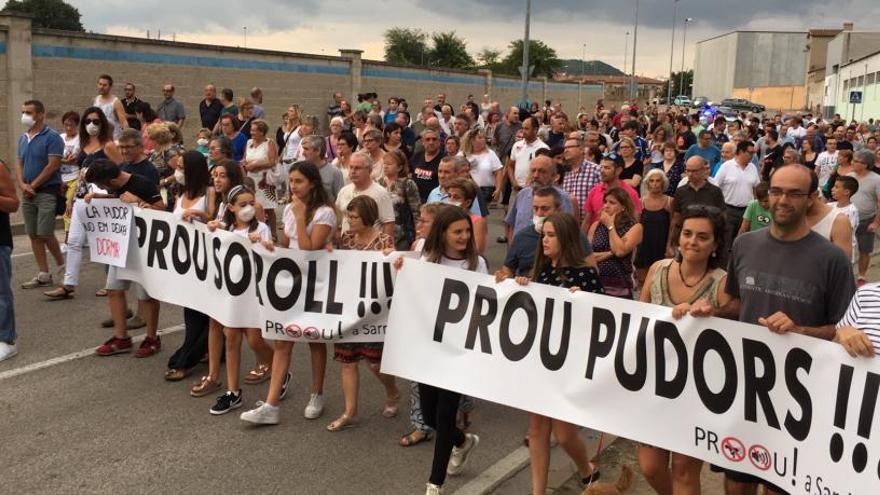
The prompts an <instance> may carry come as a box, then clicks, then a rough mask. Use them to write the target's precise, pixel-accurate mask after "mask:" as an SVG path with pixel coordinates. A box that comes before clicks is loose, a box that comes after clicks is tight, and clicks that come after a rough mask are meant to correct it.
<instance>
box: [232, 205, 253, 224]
mask: <svg viewBox="0 0 880 495" xmlns="http://www.w3.org/2000/svg"><path fill="white" fill-rule="evenodd" d="M256 214H257V209H256V208H254V207H253V206H251V205H247V206H244V207H242V208H240V209H239V210H238V212H237V213H236V214H235V216H236V217H238V219H239V220H241V221H242V222H250V221H251V220H253V219H254V215H256Z"/></svg>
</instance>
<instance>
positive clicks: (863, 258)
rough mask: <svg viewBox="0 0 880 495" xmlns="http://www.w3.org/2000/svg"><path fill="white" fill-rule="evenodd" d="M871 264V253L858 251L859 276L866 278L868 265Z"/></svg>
mask: <svg viewBox="0 0 880 495" xmlns="http://www.w3.org/2000/svg"><path fill="white" fill-rule="evenodd" d="M870 265H871V253H870V252H867V253H866V252H863V251H859V278H867V276H868V267H869V266H870Z"/></svg>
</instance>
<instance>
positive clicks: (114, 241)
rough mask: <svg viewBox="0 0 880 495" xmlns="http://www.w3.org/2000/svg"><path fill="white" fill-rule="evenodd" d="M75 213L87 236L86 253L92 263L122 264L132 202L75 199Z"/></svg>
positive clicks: (127, 239)
mask: <svg viewBox="0 0 880 495" xmlns="http://www.w3.org/2000/svg"><path fill="white" fill-rule="evenodd" d="M73 207H74V208H77V209H78V210H79V211H78V212H77V217H78V218H79V220H80V221H81V222H82V224H83V229H84V230H85V232H86V236H87V237H88V240H89V255H90V257H91V260H92V261H93V262H95V263H104V264H106V265H113V266H119V267H123V266H125V262H126V259H127V257H128V247H129V238H130V237H131V229H132V206H131V205H130V204H128V203H123V202H122V201H120V200H118V199H93V200H92V201H91V202H89V203H86V202H85V201H77V202H75V203H74V206H73Z"/></svg>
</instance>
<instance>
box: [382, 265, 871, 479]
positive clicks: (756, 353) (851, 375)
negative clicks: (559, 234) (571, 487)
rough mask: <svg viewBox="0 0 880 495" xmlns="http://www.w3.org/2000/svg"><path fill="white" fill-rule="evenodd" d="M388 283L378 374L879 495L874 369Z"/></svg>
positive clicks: (763, 340) (753, 342)
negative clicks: (391, 298)
mask: <svg viewBox="0 0 880 495" xmlns="http://www.w3.org/2000/svg"><path fill="white" fill-rule="evenodd" d="M427 281H430V283H426V282H427ZM396 283H397V288H396V296H395V302H394V310H393V311H392V312H391V315H390V317H389V321H388V329H389V332H388V337H387V338H386V340H385V350H384V354H383V359H382V371H383V372H385V373H390V374H393V375H397V376H401V377H404V378H408V379H410V380H414V381H418V382H423V383H428V384H432V385H435V386H438V387H442V388H445V389H449V390H455V391H458V392H461V393H463V394H467V395H470V396H474V397H479V398H482V399H486V400H490V401H493V402H497V403H500V404H505V405H508V406H511V407H515V408H517V409H523V410H527V411H532V412H535V413H539V414H543V415H546V416H551V417H554V418H558V419H562V420H565V421H569V422H572V423H575V424H579V425H583V426H587V427H590V428H594V429H597V430H601V431H606V432H609V433H613V434H615V435H619V436H623V437H626V438H631V439H633V440H638V441H639V442H643V443H647V444H650V445H656V446H658V447H661V448H664V449H669V450H671V451H674V452H681V453H684V454H687V455H690V456H694V457H698V458H701V459H704V460H706V461H708V462H711V463H713V464H716V465H720V466H724V467H726V468H730V469H734V470H736V471H740V472H746V473H749V474H752V475H755V476H758V477H761V478H763V479H765V480H767V481H769V482H771V483H773V484H775V485H777V486H778V487H780V488H782V489H783V490H785V491H788V492H790V493H792V494H803V495H808V494H809V495H814V494H820V495H833V494H840V495H843V494H849V495H857V494H858V495H875V494H877V493H880V466H878V461H880V442H878V441H877V440H876V438H877V437H872V434H873V435H877V436H880V431H874V430H873V429H872V426H874V425H875V424H876V423H877V414H876V413H877V411H876V406H877V397H878V389H880V359H873V360H868V359H853V358H850V357H849V355H847V354H846V353H845V352H844V351H843V349H842V347H840V346H839V345H837V344H833V343H829V342H824V341H821V340H817V339H812V338H809V337H804V336H801V335H785V336H780V335H775V334H772V333H771V332H769V331H768V330H767V329H765V328H763V327H758V326H754V325H747V324H742V323H737V322H732V321H728V320H722V319H718V318H701V319H695V318H691V317H685V318H684V319H682V320H680V321H675V320H673V319H672V317H671V309H670V308H665V307H662V306H656V305H650V304H644V303H640V302H633V301H627V300H622V299H616V298H612V297H607V296H599V295H595V294H589V293H584V292H579V293H575V294H571V293H569V292H568V291H567V290H565V289H560V288H555V287H549V286H546V285H539V284H530V285H529V286H527V287H521V286H519V285H516V284H515V283H514V282H513V281H506V282H504V283H501V284H496V283H495V281H494V279H493V278H492V277H490V276H486V275H480V274H476V273H473V272H464V271H461V270H454V269H450V268H447V267H443V266H440V265H436V264H430V263H425V262H421V261H417V260H407V261H406V262H405V263H404V266H403V269H402V271H401V272H400V273H399V274H398V276H397V281H396ZM878 429H880V428H878ZM871 438H875V439H874V440H871Z"/></svg>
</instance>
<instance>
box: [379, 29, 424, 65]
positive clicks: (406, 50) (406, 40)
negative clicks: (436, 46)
mask: <svg viewBox="0 0 880 495" xmlns="http://www.w3.org/2000/svg"><path fill="white" fill-rule="evenodd" d="M427 40H428V35H427V34H425V33H424V32H422V30H420V29H410V28H402V27H393V28H391V29H389V30H387V31H385V61H386V62H389V63H392V64H404V65H425V62H426V61H427V58H428V55H429V53H428V44H427Z"/></svg>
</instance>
